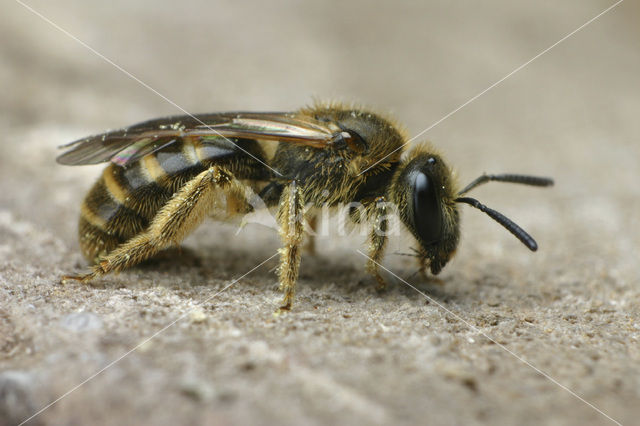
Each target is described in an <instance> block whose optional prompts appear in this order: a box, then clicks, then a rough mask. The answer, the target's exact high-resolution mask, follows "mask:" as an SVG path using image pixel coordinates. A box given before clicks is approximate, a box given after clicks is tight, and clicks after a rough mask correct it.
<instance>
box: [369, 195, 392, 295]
mask: <svg viewBox="0 0 640 426" xmlns="http://www.w3.org/2000/svg"><path fill="white" fill-rule="evenodd" d="M368 210H369V212H368V213H369V214H368V216H369V221H370V223H371V224H372V227H371V231H370V232H369V240H368V241H369V259H368V260H367V267H366V268H367V272H369V273H370V274H371V275H373V277H374V278H375V279H376V282H377V283H378V286H377V289H378V290H384V289H385V288H386V286H387V283H386V282H385V280H384V278H382V275H380V270H379V268H378V265H379V264H380V262H381V261H382V257H383V256H384V249H385V246H386V245H387V240H388V237H387V232H388V230H389V218H388V217H387V215H388V214H389V208H388V205H387V202H386V200H385V198H384V197H378V198H376V199H375V200H374V202H373V203H372V204H371V206H370V208H369V209H368Z"/></svg>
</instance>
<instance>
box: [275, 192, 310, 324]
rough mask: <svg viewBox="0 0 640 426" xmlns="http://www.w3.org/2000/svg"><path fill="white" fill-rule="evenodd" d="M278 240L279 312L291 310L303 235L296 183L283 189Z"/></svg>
mask: <svg viewBox="0 0 640 426" xmlns="http://www.w3.org/2000/svg"><path fill="white" fill-rule="evenodd" d="M278 224H279V225H280V238H281V239H282V243H283V244H284V246H283V247H282V248H281V249H280V250H279V252H280V266H279V267H278V278H279V281H280V290H282V291H283V292H284V299H283V300H282V306H280V311H283V310H289V309H291V305H292V304H293V297H294V294H295V288H296V281H297V280H298V269H299V267H300V248H301V247H300V245H301V243H302V237H303V234H304V199H303V195H302V189H301V188H300V187H299V186H298V184H297V183H296V181H293V182H291V184H290V185H288V186H287V187H285V189H284V191H283V192H282V196H281V197H280V207H279V209H278Z"/></svg>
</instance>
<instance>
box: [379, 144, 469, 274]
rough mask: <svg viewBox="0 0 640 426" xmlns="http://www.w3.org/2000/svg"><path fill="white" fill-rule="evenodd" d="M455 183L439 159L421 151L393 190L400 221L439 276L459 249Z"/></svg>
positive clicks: (401, 171)
mask: <svg viewBox="0 0 640 426" xmlns="http://www.w3.org/2000/svg"><path fill="white" fill-rule="evenodd" d="M452 180H453V179H452V175H451V171H450V170H449V168H448V167H447V165H446V164H445V163H444V161H443V160H442V158H441V157H440V156H439V155H437V154H433V153H430V152H428V151H427V150H424V149H420V150H418V151H417V152H414V153H411V154H410V155H409V158H408V159H407V161H406V162H405V164H404V165H403V166H401V167H400V169H399V171H398V173H397V174H396V176H395V178H394V181H393V182H392V186H391V198H392V200H393V201H394V203H395V204H396V206H397V208H398V213H399V215H400V219H401V220H402V222H403V223H404V224H405V226H406V227H407V228H408V229H409V231H411V233H412V234H413V236H414V237H415V238H416V240H417V241H418V243H419V244H420V250H419V252H420V256H422V257H425V258H427V259H429V265H430V269H431V272H432V273H433V274H437V273H439V272H440V270H441V269H442V267H443V266H444V265H445V264H446V263H447V262H448V261H449V259H450V258H451V256H452V255H453V253H454V252H455V249H456V247H457V246H458V240H459V236H460V231H459V230H460V226H459V214H458V209H457V206H456V202H455V201H454V199H455V194H456V191H455V188H454V185H453V182H452Z"/></svg>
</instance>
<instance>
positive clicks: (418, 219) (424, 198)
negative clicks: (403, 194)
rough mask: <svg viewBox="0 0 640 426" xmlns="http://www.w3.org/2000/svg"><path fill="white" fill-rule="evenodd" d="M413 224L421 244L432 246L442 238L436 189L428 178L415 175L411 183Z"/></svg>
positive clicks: (440, 216)
mask: <svg viewBox="0 0 640 426" xmlns="http://www.w3.org/2000/svg"><path fill="white" fill-rule="evenodd" d="M413 223H414V224H415V226H416V232H417V233H418V236H419V237H420V239H421V240H422V243H423V244H432V243H435V242H437V241H439V240H440V239H441V238H442V211H441V210H440V203H439V202H438V199H437V194H436V188H435V185H434V183H433V181H432V180H431V178H429V176H427V175H426V174H424V173H422V172H418V173H416V177H415V180H414V182H413Z"/></svg>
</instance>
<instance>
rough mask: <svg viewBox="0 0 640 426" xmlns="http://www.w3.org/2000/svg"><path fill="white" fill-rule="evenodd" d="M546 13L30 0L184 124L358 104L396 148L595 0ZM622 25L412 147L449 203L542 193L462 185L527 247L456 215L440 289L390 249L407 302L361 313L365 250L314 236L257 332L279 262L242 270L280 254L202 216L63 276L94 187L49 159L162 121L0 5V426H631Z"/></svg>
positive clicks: (632, 352)
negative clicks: (435, 171)
mask: <svg viewBox="0 0 640 426" xmlns="http://www.w3.org/2000/svg"><path fill="white" fill-rule="evenodd" d="M423 3H424V4H423ZM556 3H557V2H523V1H520V2H511V1H506V0H496V1H490V2H474V1H471V0H469V1H462V2H455V3H451V2H446V1H442V2H440V1H433V2H428V3H427V2H421V3H419V2H408V3H406V4H402V3H401V4H395V5H393V6H392V5H390V4H388V5H386V6H372V5H369V4H368V2H365V1H362V2H349V3H348V4H344V3H343V2H337V1H336V2H314V3H308V4H301V3H298V2H293V1H292V2H288V1H270V2H256V4H247V3H243V4H238V3H237V2H231V1H222V2H216V4H215V5H214V4H210V3H209V2H204V1H203V2H189V1H188V2H182V3H180V5H179V6H178V4H177V3H176V4H164V3H158V2H151V1H144V2H135V5H131V4H130V2H125V1H121V0H113V1H110V2H105V3H97V2H96V3H91V4H88V3H87V2H80V1H59V2H53V3H52V2H45V1H40V0H39V1H31V2H29V4H30V5H31V6H32V7H34V8H35V9H36V10H38V11H39V12H40V13H42V14H43V15H44V16H46V17H47V18H49V19H50V20H51V21H53V22H55V23H56V24H58V25H60V26H61V27H62V28H64V29H65V30H67V31H69V33H71V34H73V35H74V36H76V37H78V38H79V39H81V40H83V41H84V42H85V43H87V44H88V45H90V46H91V47H93V48H94V49H95V50H96V51H98V52H100V53H101V54H103V55H105V56H106V57H108V58H110V59H111V60H112V61H114V62H115V63H117V64H118V65H120V66H121V67H122V68H124V69H126V70H127V71H129V72H130V73H132V74H133V75H135V76H136V77H137V78H139V79H140V80H141V81H144V82H145V83H146V84H148V85H149V86H150V87H152V88H154V89H155V90H157V91H158V92H159V93H161V94H162V95H164V96H166V97H167V98H168V99H170V100H171V101H172V102H174V103H175V104H177V105H179V106H180V107H182V108H184V109H186V110H188V111H190V112H206V111H223V110H237V109H245V110H292V109H296V108H298V107H300V106H302V105H305V104H308V103H310V102H311V101H312V97H313V96H318V97H319V98H321V99H342V100H352V101H357V102H361V103H363V104H367V105H372V106H374V107H375V108H377V109H379V110H381V111H384V112H389V113H391V114H393V115H394V116H395V117H397V118H398V119H399V120H400V121H401V122H403V123H405V124H406V127H407V129H408V131H409V133H411V134H417V133H418V132H420V131H421V130H422V129H424V128H426V127H428V126H431V125H432V124H434V123H435V122H437V121H438V120H440V119H441V118H442V117H444V116H445V115H446V114H447V113H449V112H451V111H453V110H454V109H456V108H457V107H458V106H460V105H462V104H463V103H465V102H466V101H467V100H469V99H471V98H472V97H473V96H475V95H476V94H478V93H480V92H482V91H483V90H484V89H486V88H487V87H489V86H490V85H491V84H493V83H494V82H496V81H498V80H500V79H501V78H502V77H504V76H505V75H507V74H508V73H509V72H511V71H512V70H514V69H516V68H517V67H519V66H520V65H522V64H524V63H525V62H527V61H528V60H529V59H531V58H533V57H534V56H535V55H537V54H538V53H540V52H542V51H543V50H544V49H546V48H547V47H549V46H551V45H552V44H553V43H555V42H556V41H558V40H560V39H561V38H562V37H564V36H566V35H567V34H569V33H570V32H571V31H573V30H574V29H576V28H578V27H579V26H580V25H582V24H584V23H585V22H587V21H588V20H590V19H591V18H593V17H594V16H596V15H597V14H598V13H600V12H602V11H604V10H605V9H606V8H607V7H609V6H610V5H611V4H613V1H604V0H591V1H584V0H571V1H565V2H561V4H556ZM639 20H640V6H639V5H638V3H637V2H634V1H632V0H627V1H625V2H623V3H621V4H620V5H619V6H617V7H616V8H615V9H613V10H612V11H610V12H609V13H607V14H605V15H604V16H602V17H601V18H600V19H598V20H596V21H595V22H593V23H591V24H590V25H588V26H587V27H585V28H584V29H583V30H582V31H580V32H578V33H577V34H575V35H574V36H572V37H570V38H569V39H567V40H565V41H564V42H562V43H561V44H559V45H558V46H556V47H555V48H553V49H552V50H550V51H549V52H547V53H546V54H544V55H542V56H541V57H539V58H538V59H537V60H535V61H534V62H532V63H530V64H529V65H528V66H526V67H524V68H523V69H521V70H520V71H518V72H517V73H515V74H514V75H513V76H511V77H510V78H508V79H507V80H505V81H504V82H502V83H501V84H499V85H498V86H496V87H494V88H493V89H492V90H491V91H489V92H487V93H486V94H485V95H483V96H481V97H480V98H478V99H477V100H475V101H474V102H472V103H471V104H469V105H467V106H466V107H465V108H463V109H461V110H460V111H458V112H457V113H455V114H453V115H452V116H450V117H449V118H448V119H447V120H444V121H443V122H441V123H439V124H438V125H437V126H435V127H433V128H432V129H431V130H429V131H428V132H427V133H426V134H425V135H424V136H423V138H425V139H426V138H428V139H430V140H431V141H433V143H434V144H436V145H437V146H438V147H440V148H441V149H442V151H443V153H445V154H446V156H447V159H448V161H449V162H450V163H451V164H452V165H454V167H455V168H456V169H457V170H458V175H459V177H460V180H461V182H463V183H464V182H467V181H470V180H471V179H473V178H474V177H476V176H477V175H479V174H480V173H482V172H484V171H486V172H523V173H535V174H540V175H549V176H553V177H554V178H555V179H556V182H557V184H556V186H555V187H554V188H552V189H536V188H527V187H517V186H512V185H504V184H491V185H487V186H485V187H483V188H481V189H478V190H477V191H476V192H475V193H474V195H475V196H477V197H478V198H480V199H481V200H483V201H484V202H486V203H487V204H489V205H490V206H493V207H495V208H498V209H499V210H501V211H503V212H504V213H505V214H507V215H508V216H510V217H512V218H513V219H514V220H516V221H517V222H518V223H520V224H521V225H522V226H523V227H525V228H526V229H528V230H529V231H530V232H531V233H532V234H533V235H534V236H535V237H536V238H537V239H538V242H539V245H540V250H539V251H538V252H537V253H535V254H532V253H530V252H528V251H527V250H526V248H524V247H523V246H521V245H520V244H519V243H518V242H517V241H516V240H515V239H514V238H512V237H511V236H510V235H509V234H508V233H506V232H504V230H502V229H501V228H500V227H499V226H498V225H496V224H495V223H493V222H492V221H490V220H489V219H487V218H486V217H485V216H484V215H482V214H480V213H479V212H476V211H471V209H465V211H464V218H463V220H464V225H463V227H464V229H463V239H462V243H461V247H460V249H459V252H458V255H457V257H456V258H455V259H454V260H453V261H452V262H451V263H450V264H449V265H447V267H446V268H445V270H444V271H443V273H442V274H441V276H440V277H441V279H442V283H440V284H438V283H435V282H431V281H426V282H425V281H424V280H422V279H420V278H418V277H417V276H412V274H413V273H414V271H415V269H416V268H415V265H413V264H412V263H411V262H410V261H411V259H410V258H407V257H402V256H398V255H394V253H395V252H406V251H407V250H408V249H409V247H410V246H411V245H412V242H411V240H410V238H409V237H407V236H406V235H404V234H403V235H402V236H399V237H397V238H394V240H393V241H392V243H391V246H390V250H389V255H388V256H387V257H386V259H385V262H384V263H385V266H386V267H388V268H389V269H390V270H392V271H393V272H394V273H395V274H397V275H398V276H400V277H403V279H405V280H407V281H408V282H410V283H411V284H412V285H415V286H416V287H417V289H419V290H420V291H422V292H424V293H425V294H426V295H427V296H428V298H427V297H426V296H425V295H422V294H420V293H418V292H416V291H415V290H414V289H412V288H410V287H409V286H407V285H406V284H404V283H402V282H401V281H399V280H392V281H393V282H392V285H391V286H390V288H389V290H388V291H386V292H384V293H381V294H379V293H377V292H376V291H375V289H374V284H373V282H372V280H371V279H370V278H368V277H367V276H366V274H365V272H364V269H363V264H364V259H363V258H362V256H361V255H359V254H358V253H357V252H356V251H355V250H356V249H358V248H360V247H361V244H362V239H361V238H359V237H356V236H351V237H339V236H335V235H332V236H328V237H324V238H320V239H319V241H318V243H319V244H318V254H317V255H316V256H306V257H304V259H303V264H302V272H301V277H300V283H299V293H298V297H297V301H296V302H297V303H296V305H295V307H294V310H293V311H292V312H291V313H289V314H287V315H282V316H279V317H275V316H274V315H273V312H274V308H275V306H277V304H278V302H279V300H280V298H281V295H280V294H279V292H278V291H277V289H276V286H275V283H276V277H275V275H274V273H273V268H274V267H275V266H276V264H277V262H276V259H270V260H268V261H267V262H266V263H265V264H264V265H263V266H261V267H259V268H258V269H256V270H255V271H253V272H251V273H250V274H248V275H246V276H245V274H246V273H247V272H248V271H250V270H251V269H252V268H254V267H256V266H257V265H259V264H260V263H261V262H263V261H265V260H266V259H269V257H270V256H272V255H273V254H275V251H276V250H277V248H278V244H279V243H278V238H277V235H276V233H275V232H274V231H273V230H271V229H268V228H265V227H261V226H259V225H248V226H247V227H246V228H245V229H244V230H242V231H241V232H240V233H239V234H237V235H236V230H237V228H236V227H235V226H231V225H226V224H218V223H213V222H209V223H207V224H205V225H204V226H202V227H201V228H200V229H199V230H198V232H197V233H195V234H194V235H193V236H191V237H189V238H188V239H187V241H186V242H185V249H184V250H183V251H182V252H177V251H172V252H169V253H167V254H165V255H163V256H161V257H160V258H159V259H158V260H155V261H152V262H149V263H147V264H145V265H142V266H140V267H138V268H135V269H133V270H131V271H128V272H125V273H122V274H120V275H117V276H108V277H105V278H104V279H100V280H98V281H97V282H96V283H95V285H94V286H83V285H80V284H75V283H70V284H68V285H61V284H60V279H59V278H60V276H61V275H62V274H64V273H70V272H74V271H79V270H81V269H82V267H83V266H84V262H83V260H82V258H81V256H80V254H79V250H78V245H77V241H76V220H77V216H78V211H79V205H80V201H81V199H82V197H83V195H84V193H85V192H86V190H87V189H88V188H89V186H90V185H91V183H92V181H93V180H94V179H95V178H96V176H97V175H98V174H99V173H100V167H76V168H73V167H63V166H59V165H57V164H56V163H55V162H54V158H55V156H56V155H57V150H56V146H57V145H60V144H62V143H65V142H68V141H71V140H74V139H77V138H79V137H83V136H85V135H88V134H91V133H96V132H100V131H103V130H105V129H107V128H116V127H120V126H123V125H127V124H132V123H135V122H137V121H140V120H144V119H148V118H152V117H157V116H163V115H169V114H176V113H180V110H179V109H178V108H177V107H176V106H175V105H172V104H171V103H169V102H167V101H166V100H164V99H162V98H161V97H159V96H158V95H156V94H154V93H153V92H152V91H150V90H149V88H146V87H143V86H142V85H141V84H139V83H138V82H136V81H134V80H133V79H131V78H130V77H128V76H127V75H125V74H123V73H122V72H121V71H119V70H118V69H116V68H115V67H114V66H112V65H110V64H108V63H106V62H105V61H104V60H102V59H100V58H99V57H97V56H96V55H94V54H93V53H92V52H90V51H89V50H87V49H86V48H85V47H83V46H82V45H80V44H79V43H77V42H76V41H74V40H72V39H71V38H69V37H68V36H66V35H65V34H63V33H61V32H60V31H58V30H56V29H55V28H54V27H52V26H51V25H49V24H48V23H46V22H45V21H43V20H42V19H40V18H39V17H37V16H36V15H34V14H33V13H31V12H30V11H29V10H27V9H26V8H25V7H23V6H22V5H20V4H19V3H17V2H12V1H8V2H6V3H5V5H4V7H3V12H2V17H0V37H1V39H2V43H1V44H0V65H1V66H0V87H1V88H2V95H1V96H0V126H1V127H0V128H2V132H3V134H4V141H3V142H2V144H0V424H2V425H11V424H17V423H20V422H22V421H24V420H26V419H28V418H30V417H31V416H32V415H34V414H35V413H37V412H38V411H40V410H41V409H43V408H45V407H47V406H48V404H50V403H52V402H55V404H53V405H51V406H50V407H49V408H47V409H46V410H44V411H42V412H41V413H40V414H38V415H37V416H36V417H33V418H31V420H30V422H29V424H34V425H35V424H52V425H57V424H60V425H62V424H64V425H67V424H77V425H80V424H114V425H116V424H117V425H120V424H155V425H165V424H166V425H169V424H267V425H269V424H335V423H341V424H389V423H395V424H415V423H422V424H472V425H473V424H491V425H503V424H505V425H506V424H523V425H534V424H536V425H537V424H549V425H560V424H563V425H564V424H570V425H571V424H575V425H578V424H580V425H582V424H611V423H613V419H615V421H618V422H621V423H623V424H637V421H638V420H637V419H638V417H639V416H640V346H639V344H638V337H639V335H640V313H639V311H638V308H639V303H640V276H639V273H638V266H637V258H638V249H639V248H640V222H639V220H638V217H639V215H638V212H639V211H640V198H639V195H640V186H638V182H639V181H640V167H639V166H640V164H639V162H640V136H639V135H640V119H639V112H640V79H639V78H638V75H640V30H639V29H640V25H639V24H640V22H639ZM238 279H239V281H237V280H238ZM236 281H237V282H236ZM231 283H233V285H231V286H230V287H228V288H227V286H228V285H229V284H231ZM134 348H135V350H133V349H134ZM63 396H64V397H63Z"/></svg>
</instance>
